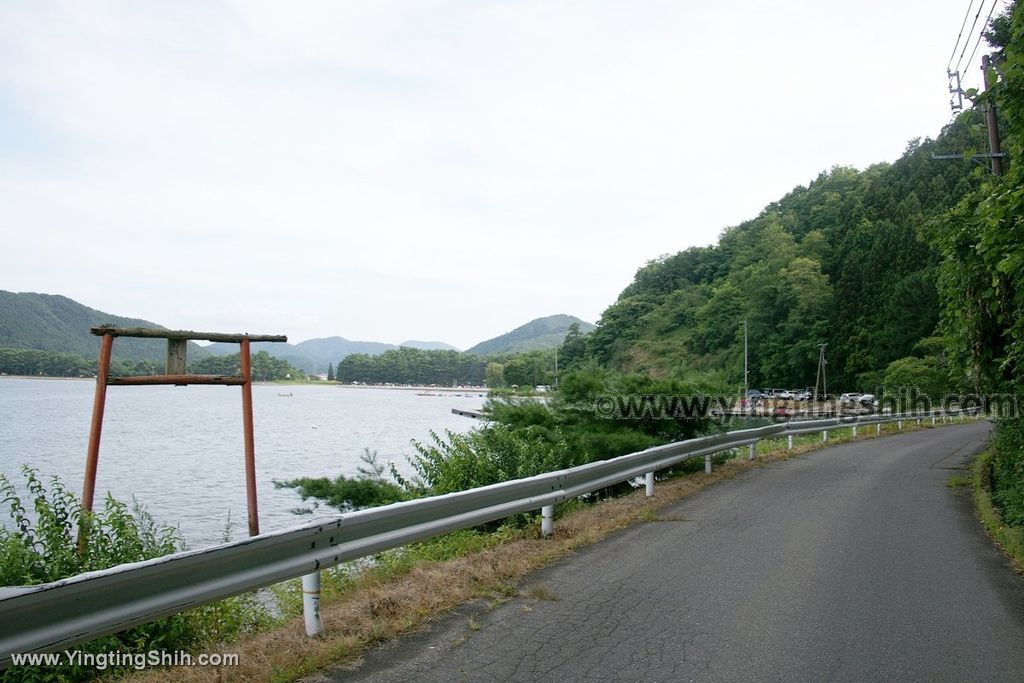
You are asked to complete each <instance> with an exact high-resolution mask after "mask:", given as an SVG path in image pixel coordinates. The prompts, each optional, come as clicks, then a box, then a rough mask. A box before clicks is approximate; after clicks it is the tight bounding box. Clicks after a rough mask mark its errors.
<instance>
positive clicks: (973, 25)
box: [953, 0, 985, 71]
mask: <svg viewBox="0 0 1024 683" xmlns="http://www.w3.org/2000/svg"><path fill="white" fill-rule="evenodd" d="M972 3H973V0H972ZM983 9H985V0H981V2H980V3H979V4H978V13H977V14H975V15H974V21H972V22H971V30H970V31H968V32H967V35H971V34H973V33H974V27H975V26H977V25H978V17H980V16H981V11H982V10H983ZM970 12H971V9H970V8H969V7H968V8H967V13H968V14H970ZM970 42H971V40H970V38H968V39H967V41H966V42H964V49H963V50H961V51H960V59H958V60H956V67H954V69H953V71H960V63H961V62H963V61H964V54H965V53H966V52H967V44H968V43H970ZM953 51H954V52H955V51H956V48H953Z"/></svg>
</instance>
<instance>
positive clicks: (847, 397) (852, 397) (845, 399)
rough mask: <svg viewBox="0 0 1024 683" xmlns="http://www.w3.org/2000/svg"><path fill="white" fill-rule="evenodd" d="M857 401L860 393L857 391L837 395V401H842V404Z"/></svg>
mask: <svg viewBox="0 0 1024 683" xmlns="http://www.w3.org/2000/svg"><path fill="white" fill-rule="evenodd" d="M859 401H860V394H858V393H849V394H843V395H842V396H840V397H839V402H840V403H842V404H843V405H844V406H849V405H853V404H854V403H857V402H859Z"/></svg>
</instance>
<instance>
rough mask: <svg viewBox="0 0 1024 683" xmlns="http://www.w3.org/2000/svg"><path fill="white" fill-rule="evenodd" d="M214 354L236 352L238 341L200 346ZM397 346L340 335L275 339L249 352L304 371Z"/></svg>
mask: <svg viewBox="0 0 1024 683" xmlns="http://www.w3.org/2000/svg"><path fill="white" fill-rule="evenodd" d="M204 348H205V349H206V350H207V351H209V352H210V353H212V354H214V355H216V356H227V355H230V354H232V353H238V344H220V343H218V344H210V345H209V346H206V347H204ZM396 348H398V347H397V346H395V345H394V344H385V343H383V342H366V341H350V340H348V339H345V338H344V337H326V338H319V339H307V340H306V341H304V342H299V343H298V344H280V343H275V342H256V343H254V344H253V345H252V352H253V353H256V352H257V351H266V352H267V353H269V354H270V355H272V356H276V357H277V358H280V359H282V360H286V361H288V362H289V363H291V364H292V365H294V366H295V367H297V368H298V369H299V370H302V371H304V372H316V373H326V372H327V366H328V365H329V364H330V363H335V364H336V363H337V362H338V361H340V360H341V359H342V358H344V357H345V356H348V355H350V354H353V353H365V354H368V355H371V356H376V355H379V354H382V353H384V352H385V351H390V350H391V349H396Z"/></svg>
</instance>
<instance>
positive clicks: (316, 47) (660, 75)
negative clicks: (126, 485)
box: [0, 0, 1002, 348]
mask: <svg viewBox="0 0 1024 683" xmlns="http://www.w3.org/2000/svg"><path fill="white" fill-rule="evenodd" d="M999 3H1000V4H999V5H998V6H997V12H998V7H999V6H1001V5H1002V0H999ZM988 7H989V4H988V3H986V4H985V11H984V12H983V13H982V16H981V19H980V20H979V26H980V23H981V21H982V20H983V19H984V18H985V15H986V14H987V13H988ZM966 11H967V2H966V0H963V1H962V0H955V1H954V0H908V1H907V2H893V1H892V0H859V1H858V2H849V1H844V2H839V1H838V0H837V1H834V2H822V1H818V2H801V1H797V0H786V1H785V2H770V1H764V0H759V1H757V2H750V1H746V0H741V1H734V2H727V3H717V2H692V1H687V0H675V1H672V2H667V1H666V2H657V1H649V2H644V1H642V0H630V1H623V2H597V1H595V2H555V1H553V0H545V1H537V2H530V1H523V2H514V1H503V2H497V1H496V2H487V1H482V0H480V1H472V2H471V1H465V2H457V1H443V0H438V1H428V0H423V1H419V2H411V1H410V2H382V1H380V0H373V1H372V2H365V1H363V2H340V1H339V2H322V3H302V2H207V1H202V2H200V1H196V2H190V1H187V0H186V1H176V2H159V3H158V2H152V3H144V2H135V1H133V2H92V1H80V0H76V1H73V2H66V3H59V2H58V3H54V2H43V1H37V0H33V1H32V2H16V1H15V0H0V289H6V290H11V291H35V292H46V293H52V294H63V295H66V296H68V297H71V298H73V299H75V300H77V301H80V302H81V303H84V304H86V305H88V306H91V307H93V308H98V309H100V310H103V311H107V312H110V313H115V314H118V315H126V316H132V317H140V318H145V319H148V320H152V321H154V322H157V323H160V324H162V325H165V326H167V327H172V328H186V329H195V330H202V331H221V332H252V333H272V334H287V335H288V336H289V338H290V340H291V341H302V340H304V339H309V338H312V337H326V336H332V335H340V336H343V337H347V338H349V339H363V340H375V341H385V342H391V343H398V342H401V341H404V340H406V339H423V340H443V341H447V342H449V343H451V344H455V345H456V346H458V347H460V348H466V347H468V346H471V345H473V344H475V343H476V342H478V341H481V340H483V339H486V338H489V337H493V336H495V335H498V334H501V333H504V332H507V331H509V330H511V329H512V328H514V327H516V326H518V325H520V324H522V323H524V322H527V321H528V320H530V319H532V318H536V317H539V316H543V315H551V314H554V313H570V314H573V315H577V316H579V317H581V318H584V319H586V320H589V321H592V322H596V321H597V319H598V318H599V317H600V315H601V312H602V311H603V310H604V309H605V308H606V307H607V306H608V305H609V304H610V303H612V302H613V301H614V300H615V298H616V296H618V294H619V292H620V291H621V290H622V289H623V288H624V287H625V286H626V285H627V284H629V282H630V281H631V280H632V277H633V274H634V273H635V272H636V270H637V268H638V267H640V266H642V265H643V264H644V263H645V262H646V261H648V260H650V259H652V258H656V257H658V256H659V255H661V254H665V253H674V252H676V251H679V250H681V249H685V248H686V247H689V246H693V245H703V244H709V243H712V242H714V241H715V240H716V239H717V237H718V235H719V233H720V232H721V231H722V229H723V228H725V227H727V226H730V225H735V224H737V223H739V222H741V221H743V220H746V219H748V218H752V217H754V216H756V215H757V214H758V212H759V211H760V210H761V209H762V208H763V207H764V205H765V204H767V203H769V202H771V201H773V200H776V199H778V198H779V197H781V196H782V195H783V194H784V193H786V192H787V191H789V190H790V189H792V188H793V187H794V186H796V185H806V184H807V183H808V182H810V181H811V180H813V179H814V178H815V177H816V176H817V175H818V174H819V173H820V172H821V171H823V170H827V169H829V168H830V167H832V166H834V165H837V164H842V165H852V166H856V167H858V168H863V167H865V166H867V165H869V164H871V163H875V162H879V161H892V160H895V159H896V158H898V157H899V156H900V154H901V153H902V151H903V149H904V148H905V146H906V143H907V141H908V140H910V139H912V138H915V137H918V136H932V137H934V136H935V135H937V134H938V132H939V130H940V129H941V127H942V126H943V125H944V124H945V123H947V122H948V121H949V119H950V109H949V103H948V101H949V93H948V92H947V80H946V75H945V69H946V65H947V62H948V60H949V57H950V53H951V51H952V49H953V44H954V42H955V40H956V38H957V33H958V31H959V30H960V27H961V22H962V20H963V18H964V14H965V12H966ZM972 16H973V10H972ZM969 26H970V21H968V27H969ZM975 33H977V31H975ZM973 44H974V40H973V36H972V38H971V42H970V45H971V46H972V47H973ZM983 50H984V45H982V48H980V49H979V54H978V56H976V57H975V65H972V66H971V75H970V78H969V80H968V82H967V85H976V84H977V81H978V80H979V79H978V77H977V69H976V68H975V67H976V64H977V63H978V62H979V61H980V53H981V52H982V51H983ZM969 53H970V50H968V54H969ZM966 59H967V58H966V56H965V57H964V62H966ZM936 163H939V162H936ZM947 163H948V162H947Z"/></svg>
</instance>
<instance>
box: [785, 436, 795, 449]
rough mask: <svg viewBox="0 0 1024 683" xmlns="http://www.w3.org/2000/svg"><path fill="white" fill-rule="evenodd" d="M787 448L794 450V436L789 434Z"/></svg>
mask: <svg viewBox="0 0 1024 683" xmlns="http://www.w3.org/2000/svg"><path fill="white" fill-rule="evenodd" d="M786 448H788V449H789V450H793V435H792V434H789V435H787V436H786Z"/></svg>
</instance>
